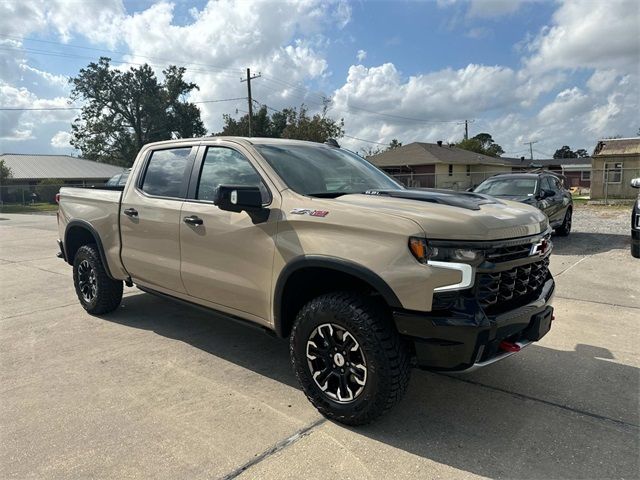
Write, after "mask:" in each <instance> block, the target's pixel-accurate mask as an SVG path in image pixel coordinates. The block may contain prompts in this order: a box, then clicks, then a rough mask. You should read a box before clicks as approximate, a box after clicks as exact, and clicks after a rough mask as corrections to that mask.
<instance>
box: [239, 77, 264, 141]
mask: <svg viewBox="0 0 640 480" xmlns="http://www.w3.org/2000/svg"><path fill="white" fill-rule="evenodd" d="M260 77H261V75H260V72H258V74H257V75H254V76H253V77H252V76H251V69H250V68H247V78H246V79H240V83H242V82H247V100H248V101H249V136H251V117H253V99H252V98H251V80H253V79H255V78H260Z"/></svg>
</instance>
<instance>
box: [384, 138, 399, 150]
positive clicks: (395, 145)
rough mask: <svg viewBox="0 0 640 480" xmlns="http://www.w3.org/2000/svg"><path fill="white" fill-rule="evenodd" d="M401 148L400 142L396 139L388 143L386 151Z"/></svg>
mask: <svg viewBox="0 0 640 480" xmlns="http://www.w3.org/2000/svg"><path fill="white" fill-rule="evenodd" d="M401 146H402V142H399V141H398V140H397V139H395V138H394V139H393V140H391V141H390V142H389V146H388V147H387V150H393V149H394V148H400V147H401Z"/></svg>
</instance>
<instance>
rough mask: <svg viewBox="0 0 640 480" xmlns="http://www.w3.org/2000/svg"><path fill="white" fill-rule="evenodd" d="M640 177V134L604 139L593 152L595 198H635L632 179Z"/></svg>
mask: <svg viewBox="0 0 640 480" xmlns="http://www.w3.org/2000/svg"><path fill="white" fill-rule="evenodd" d="M638 177H640V137H635V138H613V139H606V140H601V141H599V142H598V145H596V148H595V150H594V151H593V156H592V163H591V198H593V199H601V198H635V197H636V195H637V194H638V191H637V190H635V189H633V188H632V187H631V179H632V178H638Z"/></svg>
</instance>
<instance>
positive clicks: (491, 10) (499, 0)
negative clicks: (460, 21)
mask: <svg viewBox="0 0 640 480" xmlns="http://www.w3.org/2000/svg"><path fill="white" fill-rule="evenodd" d="M469 3H470V5H469V10H467V17H468V18H492V17H500V16H503V15H510V14H512V13H515V12H516V11H517V10H518V9H519V8H520V7H521V6H522V4H523V3H524V2H522V1H517V0H471V1H470V2H469Z"/></svg>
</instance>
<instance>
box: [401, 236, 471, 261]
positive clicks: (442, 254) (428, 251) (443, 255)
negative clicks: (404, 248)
mask: <svg viewBox="0 0 640 480" xmlns="http://www.w3.org/2000/svg"><path fill="white" fill-rule="evenodd" d="M409 250H410V251H411V253H412V254H413V256H414V257H415V259H416V260H418V261H419V262H420V263H424V264H426V263H427V262H428V261H429V260H437V261H439V262H461V263H470V264H475V263H480V262H481V261H482V252H481V251H480V250H472V249H469V248H455V247H440V246H438V247H435V246H431V245H429V244H428V243H427V239H426V238H422V237H409Z"/></svg>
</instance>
